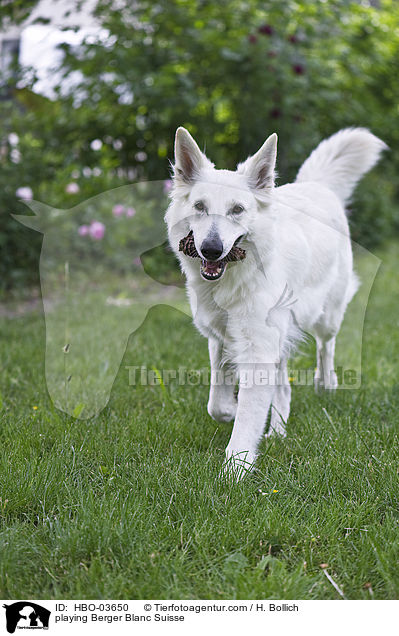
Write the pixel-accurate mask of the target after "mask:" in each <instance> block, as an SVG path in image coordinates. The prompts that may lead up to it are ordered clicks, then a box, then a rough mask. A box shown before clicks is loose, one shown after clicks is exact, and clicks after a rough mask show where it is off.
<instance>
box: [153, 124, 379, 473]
mask: <svg viewBox="0 0 399 636" xmlns="http://www.w3.org/2000/svg"><path fill="white" fill-rule="evenodd" d="M384 148H385V144H384V143H383V142H382V141H381V140H380V139H378V138H377V137H375V136H374V135H372V134H371V133H370V132H369V131H368V130H366V129H362V128H353V129H345V130H341V131H340V132H338V133H336V134H335V135H333V136H332V137H330V138H329V139H327V140H325V141H323V142H322V143H321V144H320V145H319V146H318V147H317V148H316V150H314V152H313V153H312V154H311V155H310V157H309V158H308V159H307V160H306V161H305V163H304V164H303V165H302V167H301V169H300V170H299V173H298V176H297V178H296V181H295V183H292V184H287V185H284V186H281V187H278V188H275V187H274V170H275V163H276V154H277V136H276V135H275V134H274V135H271V136H270V137H269V138H268V139H267V140H266V142H265V143H264V144H263V146H262V147H261V149H260V150H259V151H258V152H257V153H256V154H255V155H253V156H252V157H249V158H248V159H247V160H246V161H245V162H244V163H242V164H240V165H239V166H238V168H237V170H236V171H235V172H233V171H229V170H216V169H215V168H214V166H213V164H212V163H211V162H210V161H209V159H207V157H206V156H205V155H204V154H203V153H202V152H201V151H200V149H199V148H198V146H197V144H196V142H195V141H194V139H193V138H192V137H191V135H190V134H189V133H188V132H187V130H185V129H184V128H179V129H178V130H177V133H176V141H175V166H174V187H173V190H172V193H171V204H170V206H169V208H168V210H167V213H166V216H165V220H166V223H167V226H168V234H169V241H170V245H171V247H172V249H173V250H174V252H175V254H176V255H177V256H178V258H179V261H180V264H181V267H182V270H183V272H184V274H185V276H186V280H187V291H188V296H189V299H190V303H191V308H192V313H193V317H194V323H195V325H196V326H197V328H198V329H199V331H200V332H201V333H202V334H203V335H204V336H205V337H207V338H208V340H209V355H210V361H211V368H212V372H213V373H212V377H213V379H215V378H217V381H216V382H214V383H213V384H212V385H211V389H210V396H209V402H208V412H209V414H210V415H211V416H212V417H213V418H214V419H216V420H219V421H224V422H225V421H230V420H232V419H234V427H233V431H232V435H231V438H230V441H229V444H228V446H227V449H226V455H227V459H229V460H230V462H229V463H230V465H231V464H232V465H233V466H234V467H235V468H236V469H237V468H239V472H240V471H241V473H242V472H243V471H242V467H243V466H244V465H245V466H246V467H251V466H252V465H253V462H254V460H255V458H256V451H257V446H258V443H259V441H260V438H261V436H262V433H263V430H264V427H265V423H266V420H267V416H268V412H269V410H270V409H271V421H270V428H269V434H270V433H272V432H275V433H280V434H282V435H285V423H286V421H287V419H288V415H289V411H290V398H291V388H290V384H289V381H288V375H287V358H288V355H289V352H290V350H291V348H292V346H293V345H295V342H297V341H298V339H299V338H300V337H301V334H302V333H303V332H307V333H310V334H312V335H313V336H314V337H315V339H316V343H317V371H316V375H315V383H316V385H321V386H324V388H326V389H334V388H335V387H336V386H337V377H336V374H335V372H334V347H335V338H336V335H337V333H338V331H339V328H340V325H341V322H342V319H343V316H344V313H345V309H346V307H347V304H348V303H349V301H350V300H351V298H352V296H353V294H354V293H355V292H356V289H357V286H358V282H357V279H356V275H355V274H354V272H353V264H352V249H351V242H350V236H349V228H348V222H347V218H346V215H345V209H344V206H345V203H347V201H348V199H349V197H350V196H351V193H352V191H353V189H354V188H355V186H356V183H357V182H358V181H359V179H360V178H361V177H362V175H363V174H365V173H366V172H367V171H368V170H369V169H370V168H371V167H372V166H373V165H374V164H375V163H376V162H377V160H378V158H379V155H380V153H381V151H382V150H383V149H384ZM198 201H200V202H201V203H202V204H203V206H204V208H205V209H203V210H200V211H198V210H197V209H196V208H195V204H196V203H198ZM237 205H240V206H242V207H243V208H244V210H243V211H242V212H241V213H240V211H239V210H240V208H237V207H236V208H234V206H237ZM233 210H235V212H234V213H233ZM237 210H238V214H237V213H236V212H237ZM190 230H192V231H193V235H194V241H195V246H196V249H197V251H198V253H199V254H200V255H202V254H201V246H202V245H203V241H204V240H205V239H209V237H211V238H212V237H215V236H217V237H218V238H219V239H220V240H221V241H222V244H223V253H222V254H221V256H220V259H223V257H224V256H225V255H226V254H228V253H229V252H230V250H231V248H232V246H233V244H234V242H235V241H236V240H237V239H238V238H239V237H240V236H243V238H242V239H241V240H240V247H243V248H244V249H245V250H246V258H245V260H243V261H241V262H236V263H229V264H228V265H227V268H226V271H225V273H224V275H223V276H222V278H220V279H219V280H216V281H207V280H204V279H203V278H202V277H201V275H200V267H199V264H200V261H199V259H198V258H190V257H189V256H186V255H185V254H183V253H182V252H180V251H179V240H180V239H181V238H183V237H184V236H186V235H187V234H188V232H189V231H190ZM218 260H219V259H218ZM232 371H233V373H234V377H235V378H237V380H238V383H239V392H238V396H237V397H236V396H235V386H234V382H232V381H231V373H232ZM215 372H218V373H217V374H216V373H215ZM271 378H274V380H273V379H271ZM276 378H277V382H276Z"/></svg>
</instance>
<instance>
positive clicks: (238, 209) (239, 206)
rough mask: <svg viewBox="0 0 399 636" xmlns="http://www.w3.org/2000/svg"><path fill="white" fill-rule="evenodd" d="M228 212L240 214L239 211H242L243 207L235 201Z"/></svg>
mask: <svg viewBox="0 0 399 636" xmlns="http://www.w3.org/2000/svg"><path fill="white" fill-rule="evenodd" d="M230 212H231V214H241V212H244V207H243V206H242V205H240V204H239V203H237V204H236V205H234V206H233V207H232V208H231V210H230Z"/></svg>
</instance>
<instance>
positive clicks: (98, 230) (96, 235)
mask: <svg viewBox="0 0 399 636" xmlns="http://www.w3.org/2000/svg"><path fill="white" fill-rule="evenodd" d="M89 234H90V236H91V238H93V239H95V240H96V241H101V239H102V238H104V234H105V225H104V223H101V221H93V223H92V224H91V225H90V228H89Z"/></svg>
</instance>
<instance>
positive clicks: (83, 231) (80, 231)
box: [78, 225, 90, 236]
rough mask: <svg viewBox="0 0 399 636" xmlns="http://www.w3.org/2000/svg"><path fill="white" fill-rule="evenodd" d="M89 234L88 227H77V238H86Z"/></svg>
mask: <svg viewBox="0 0 399 636" xmlns="http://www.w3.org/2000/svg"><path fill="white" fill-rule="evenodd" d="M89 232H90V228H89V226H88V225H80V226H79V227H78V234H79V236H87V235H88V234H89Z"/></svg>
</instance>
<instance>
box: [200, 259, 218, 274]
mask: <svg viewBox="0 0 399 636" xmlns="http://www.w3.org/2000/svg"><path fill="white" fill-rule="evenodd" d="M219 267H220V263H218V262H214V261H204V269H205V270H206V271H207V272H208V273H209V274H215V273H216V272H217V271H218V269H219Z"/></svg>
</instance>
